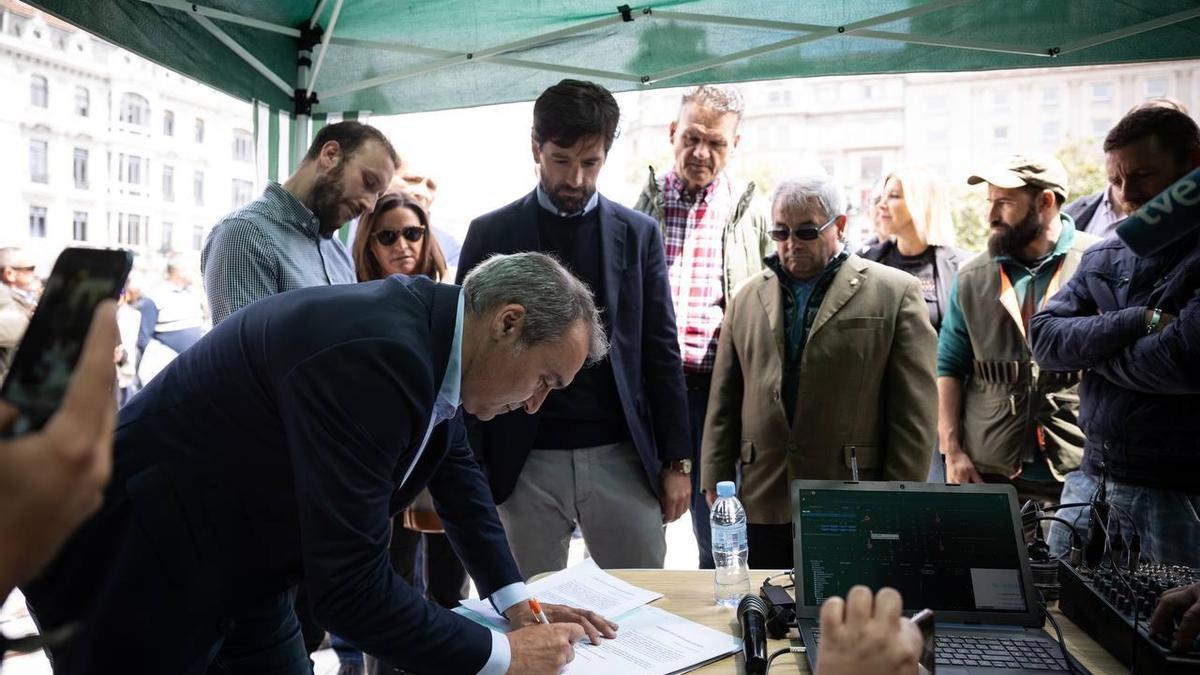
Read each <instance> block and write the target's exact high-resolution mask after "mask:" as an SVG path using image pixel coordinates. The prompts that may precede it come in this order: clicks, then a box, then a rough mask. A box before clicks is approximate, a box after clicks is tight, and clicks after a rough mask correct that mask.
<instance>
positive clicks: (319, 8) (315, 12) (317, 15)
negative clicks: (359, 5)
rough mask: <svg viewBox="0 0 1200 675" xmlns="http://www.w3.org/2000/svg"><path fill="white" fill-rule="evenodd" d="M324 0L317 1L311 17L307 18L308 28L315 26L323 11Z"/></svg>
mask: <svg viewBox="0 0 1200 675" xmlns="http://www.w3.org/2000/svg"><path fill="white" fill-rule="evenodd" d="M325 1H326V0H320V2H318V3H317V8H316V9H314V10H313V13H312V17H311V18H310V19H309V20H308V27H309V28H310V29H311V28H316V27H317V22H318V21H320V20H321V12H324V11H325ZM339 4H340V3H339Z"/></svg>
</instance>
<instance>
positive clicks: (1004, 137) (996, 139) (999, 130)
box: [992, 126, 1008, 145]
mask: <svg viewBox="0 0 1200 675" xmlns="http://www.w3.org/2000/svg"><path fill="white" fill-rule="evenodd" d="M992 142H993V143H995V144H996V145H1004V144H1006V143H1008V127H1006V126H999V127H992Z"/></svg>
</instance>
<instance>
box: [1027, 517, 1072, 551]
mask: <svg viewBox="0 0 1200 675" xmlns="http://www.w3.org/2000/svg"><path fill="white" fill-rule="evenodd" d="M1034 520H1036V521H1038V522H1040V521H1043V520H1053V521H1055V522H1058V523H1062V524H1063V525H1066V526H1067V527H1069V528H1071V533H1072V534H1074V535H1075V538H1074V539H1073V540H1072V544H1075V543H1078V544H1079V547H1080V548H1083V537H1081V536H1079V530H1078V529H1076V528H1075V526H1074V525H1072V524H1071V523H1068V522H1067V521H1066V519H1064V518H1059V517H1058V516H1038V517H1037V518H1035V519H1034ZM1067 555H1071V551H1070V550H1068V551H1067ZM1056 560H1062V556H1059V557H1058V558H1056Z"/></svg>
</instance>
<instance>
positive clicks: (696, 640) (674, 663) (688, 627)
mask: <svg viewBox="0 0 1200 675" xmlns="http://www.w3.org/2000/svg"><path fill="white" fill-rule="evenodd" d="M739 649H741V642H740V641H739V640H738V639H737V638H735V637H733V636H732V635H730V634H728V633H722V632H720V631H717V630H713V629H712V628H709V627H708V626H702V625H700V624H698V623H696V622H695V621H688V620H687V619H685V618H683V617H681V616H676V615H674V614H671V613H670V612H666V611H663V610H661V609H659V608H657V607H642V608H640V609H638V610H637V611H635V612H633V613H632V614H629V615H627V616H625V617H624V618H622V619H621V628H620V630H618V631H617V637H616V639H615V640H602V641H601V642H600V644H599V645H593V644H592V643H590V642H588V641H587V640H586V639H584V640H583V641H581V642H577V643H575V660H574V661H572V662H571V663H569V664H568V665H567V668H566V672H568V673H570V674H571V675H612V673H642V674H643V675H671V674H673V673H683V672H686V671H689V670H692V669H693V668H698V667H700V666H702V665H704V664H706V663H709V662H711V661H715V660H717V659H722V658H725V657H727V656H729V655H730V654H733V653H735V652H737V651H738V650H739Z"/></svg>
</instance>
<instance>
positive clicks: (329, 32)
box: [304, 0, 342, 98]
mask: <svg viewBox="0 0 1200 675" xmlns="http://www.w3.org/2000/svg"><path fill="white" fill-rule="evenodd" d="M341 13H342V0H336V1H335V2H334V4H333V14H332V15H331V16H330V17H329V27H328V28H326V29H325V31H324V32H323V33H322V34H321V53H320V54H318V55H317V65H315V66H313V69H312V75H311V76H310V77H309V78H308V89H307V90H306V91H305V92H304V96H305V98H308V97H309V96H312V93H313V86H314V85H315V84H316V83H317V74H318V73H320V72H321V64H322V63H324V62H325V52H326V51H328V50H329V40H330V38H332V37H333V28H334V26H337V20H338V14H341Z"/></svg>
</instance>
